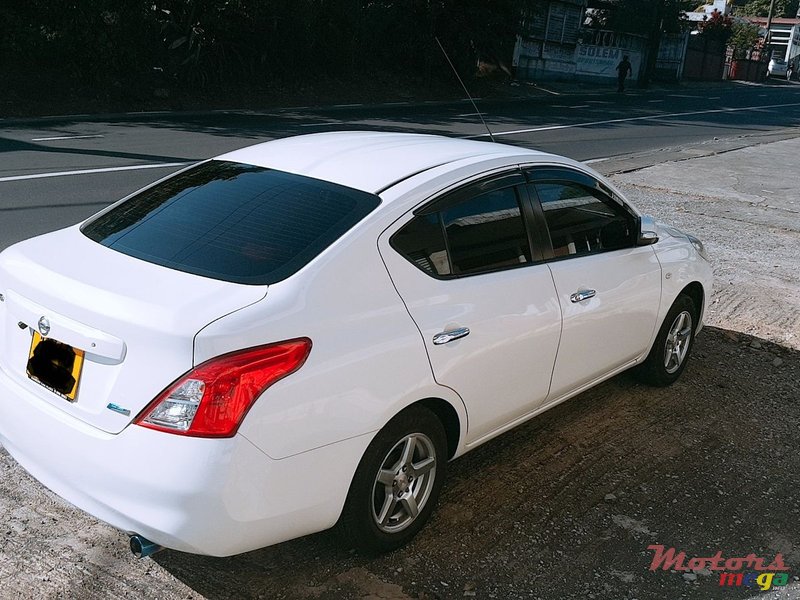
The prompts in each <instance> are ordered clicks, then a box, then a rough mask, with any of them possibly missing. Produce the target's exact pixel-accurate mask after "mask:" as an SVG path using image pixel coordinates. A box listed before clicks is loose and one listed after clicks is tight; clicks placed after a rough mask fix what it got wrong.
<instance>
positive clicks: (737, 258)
mask: <svg viewBox="0 0 800 600" xmlns="http://www.w3.org/2000/svg"><path fill="white" fill-rule="evenodd" d="M746 150H747V152H745V151H736V152H731V153H729V154H727V155H725V156H726V157H727V162H725V163H720V162H718V161H719V160H721V158H722V157H721V156H720V157H708V159H706V158H703V159H694V160H691V161H685V162H682V163H674V164H673V163H667V164H664V165H658V166H655V167H651V168H650V169H644V170H642V171H637V172H635V173H628V174H626V175H620V176H616V177H615V181H616V182H617V183H619V184H620V186H622V187H623V189H624V190H625V191H626V192H628V193H629V194H630V197H631V199H632V200H633V201H634V202H635V203H636V204H637V205H638V206H640V207H641V208H642V209H643V210H645V211H647V212H651V213H654V214H656V215H657V216H659V217H660V218H664V219H665V220H669V221H671V222H672V223H674V224H675V225H677V226H679V227H682V228H685V229H686V230H690V231H692V232H694V233H696V234H698V235H699V236H700V237H701V238H703V239H705V240H706V241H707V242H708V247H709V250H710V251H711V253H712V256H713V258H714V263H715V272H716V276H717V289H716V291H715V296H714V303H713V305H712V310H711V311H710V313H709V315H708V319H707V320H708V322H709V323H710V324H711V325H713V326H712V327H708V328H707V329H706V330H705V331H704V332H703V333H702V334H701V335H700V336H699V337H698V340H697V345H696V347H695V351H694V355H693V358H692V362H691V363H690V365H689V367H688V369H687V371H686V372H685V374H684V376H683V378H682V379H681V380H680V381H679V382H678V383H676V384H675V385H674V386H672V387H670V388H667V389H655V390H654V389H651V388H648V387H645V386H643V385H641V384H639V383H637V382H636V381H635V380H634V379H633V378H632V377H630V376H629V375H626V374H623V375H621V376H619V377H616V378H614V379H613V380H611V381H608V382H606V383H604V384H602V385H600V386H599V387H597V388H595V389H593V390H591V391H589V392H586V393H584V394H582V395H581V396H579V397H577V398H575V399H573V400H571V401H569V402H567V403H565V404H562V405H560V406H558V407H556V408H554V409H552V410H551V411H549V412H547V413H546V414H544V415H542V416H540V417H538V418H536V419H534V420H533V421H531V422H529V423H527V424H525V425H523V426H521V427H518V428H517V429H515V430H514V431H512V432H510V433H508V434H506V435H504V436H501V437H500V438H498V439H495V440H494V441H492V442H490V443H488V444H485V445H484V446H482V447H481V448H479V449H477V450H475V451H473V452H471V453H470V454H468V455H466V456H465V457H463V458H461V459H459V460H457V461H455V462H454V463H452V464H451V469H450V474H449V478H448V481H447V484H446V485H445V488H444V491H443V497H442V499H441V503H440V507H439V510H438V512H437V513H436V514H435V515H434V518H433V520H432V521H431V523H430V524H429V525H428V527H426V528H425V529H424V530H423V531H422V533H421V534H420V535H419V536H418V537H417V538H416V539H415V540H414V542H412V543H411V544H410V545H409V546H407V547H406V548H404V549H401V550H399V551H397V552H394V553H392V554H390V555H386V556H383V557H380V558H365V557H361V556H358V555H356V554H354V553H351V552H348V551H347V550H345V549H343V548H342V547H341V546H340V544H339V542H338V540H337V538H336V537H335V536H334V535H333V534H331V533H322V534H318V535H314V536H309V537H307V538H303V539H300V540H295V541H292V542H288V543H285V544H281V545H278V546H274V547H271V548H266V549H263V550H260V551H257V552H251V553H248V554H245V555H241V556H237V557H232V558H227V559H212V558H207V557H198V556H192V555H188V554H182V553H179V552H173V551H165V552H163V553H161V554H158V555H156V556H155V557H154V558H153V559H145V560H140V561H137V560H135V559H134V558H132V556H131V555H130V554H129V552H128V551H127V549H126V545H127V539H126V538H125V536H124V535H123V534H120V533H118V532H116V531H114V530H113V529H111V528H109V527H107V526H106V525H104V524H102V523H98V522H97V521H95V520H94V519H92V518H90V517H87V516H85V515H83V514H82V513H80V512H79V511H77V510H75V509H73V508H72V507H70V506H69V505H67V504H66V503H64V502H63V501H61V500H60V499H58V498H57V497H55V496H54V495H53V494H51V493H50V492H48V491H47V490H46V489H44V488H42V486H40V485H39V484H38V483H36V482H35V481H33V480H32V479H31V478H30V477H29V476H28V475H27V474H26V473H25V472H24V471H23V470H22V469H20V468H19V467H18V466H16V464H15V463H14V462H13V460H11V459H10V458H9V457H8V456H7V455H6V454H5V452H3V451H2V450H0V598H17V597H20V598H37V599H38V598H82V599H83V598H128V597H137V598H158V599H165V598H167V599H171V598H210V599H223V598H266V599H273V598H276V599H277V598H299V599H312V600H317V599H320V600H324V599H338V598H363V599H367V598H370V599H378V598H383V599H404V598H423V599H431V598H465V597H466V598H472V597H475V598H498V599H506V598H541V599H551V598H552V599H569V598H597V599H628V600H632V599H638V600H645V599H651V598H652V599H678V598H697V599H707V598H726V599H727V598H756V597H758V598H769V599H770V600H773V599H777V598H800V495H799V494H798V492H797V485H796V483H795V481H794V479H795V477H796V474H797V473H798V471H800V457H798V452H797V447H798V445H800V410H798V409H799V408H800V383H798V382H799V381H800V319H798V314H799V313H800V299H798V298H800V280H799V278H800V231H798V230H799V229H800V219H798V218H797V214H796V212H793V211H794V210H795V209H796V208H797V205H793V204H792V202H794V198H793V195H792V192H791V188H787V189H784V190H783V191H775V193H773V194H769V193H768V192H767V191H761V192H758V191H757V189H756V188H758V189H759V190H771V189H772V188H771V187H770V186H772V182H768V181H766V180H765V179H764V177H763V175H762V174H760V173H757V172H753V173H748V174H746V175H745V177H744V178H743V179H742V180H741V181H740V182H738V183H737V182H731V181H727V180H725V181H722V182H721V183H720V184H719V186H716V183H715V182H714V179H713V177H712V174H713V173H715V172H717V171H718V172H719V174H720V175H719V176H720V178H721V179H724V178H725V177H726V176H727V175H726V174H727V173H728V171H732V170H734V169H736V168H737V167H735V165H736V164H737V163H736V162H731V161H737V160H741V161H742V163H741V164H742V165H744V166H743V167H742V168H750V167H748V166H747V165H751V164H753V163H754V162H758V161H764V160H767V159H770V157H769V156H767V154H769V153H772V154H775V155H776V156H784V155H785V156H786V160H787V161H791V160H794V157H796V156H798V151H800V146H798V145H796V144H795V145H791V144H789V145H786V146H779V145H778V144H769V145H763V146H757V147H754V148H753V149H746ZM739 152H745V153H744V154H737V153H739ZM770 160H771V159H770ZM715 161H716V162H715ZM756 177H761V180H760V182H758V181H755V180H754V178H756ZM795 180H797V178H795ZM693 181H694V183H692V182H693ZM698 182H704V186H702V187H701V186H700V184H699V183H698ZM796 183H798V182H797V181H796ZM715 186H716V187H715ZM737 186H738V188H737ZM773 187H775V186H773ZM794 189H797V186H795V188H794ZM700 190H703V191H702V192H701V191H700ZM737 190H738V192H737ZM734 192H737V193H740V194H741V197H736V196H735V193H734ZM759 194H760V195H759ZM759 198H760V199H761V200H759ZM54 451H57V447H56V446H55V445H54ZM651 544H662V545H664V546H666V547H675V548H676V549H678V550H682V551H685V552H686V553H687V554H688V555H689V556H713V555H714V554H715V553H716V552H717V551H721V552H722V553H723V554H724V555H725V556H726V557H743V556H747V555H748V554H751V553H754V554H756V555H757V556H763V557H765V558H767V559H768V560H771V558H772V557H774V555H775V554H776V553H778V552H780V553H782V554H783V557H784V560H785V562H786V563H787V565H788V566H789V574H790V584H789V586H788V587H786V588H780V589H777V588H776V589H775V590H772V591H768V592H761V591H760V590H759V589H757V588H752V589H748V588H721V587H720V586H719V585H718V577H716V576H715V575H714V574H712V573H711V572H709V571H702V570H701V571H698V572H688V573H680V572H669V571H658V572H652V571H650V570H649V566H650V561H651V559H652V557H653V554H652V552H651V551H650V550H648V549H647V547H648V546H649V545H651Z"/></svg>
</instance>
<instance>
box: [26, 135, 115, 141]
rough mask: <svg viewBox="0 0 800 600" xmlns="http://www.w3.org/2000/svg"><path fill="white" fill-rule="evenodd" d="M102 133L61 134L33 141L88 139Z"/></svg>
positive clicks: (33, 139) (97, 136) (99, 136)
mask: <svg viewBox="0 0 800 600" xmlns="http://www.w3.org/2000/svg"><path fill="white" fill-rule="evenodd" d="M101 137H104V136H102V135H60V136H57V137H43V138H32V139H31V141H32V142H52V141H55V140H88V139H89V138H101Z"/></svg>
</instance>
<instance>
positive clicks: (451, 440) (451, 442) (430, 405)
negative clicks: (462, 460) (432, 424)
mask: <svg viewBox="0 0 800 600" xmlns="http://www.w3.org/2000/svg"><path fill="white" fill-rule="evenodd" d="M420 405H421V406H424V407H425V408H427V409H428V410H430V411H431V412H432V413H433V414H434V415H436V418H437V419H439V421H440V422H441V423H442V427H444V432H445V435H446V436H447V458H448V459H450V458H453V457H454V456H455V455H456V452H458V449H459V446H460V444H461V419H460V418H459V416H458V412H457V411H456V409H455V408H454V407H453V405H452V404H450V403H449V402H447V401H446V400H442V399H441V398H425V399H424V400H419V401H417V402H415V403H413V404H411V405H410V406H420ZM410 406H409V407H410Z"/></svg>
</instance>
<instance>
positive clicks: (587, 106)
mask: <svg viewBox="0 0 800 600" xmlns="http://www.w3.org/2000/svg"><path fill="white" fill-rule="evenodd" d="M567 108H589V105H588V104H578V105H576V106H568V107H567Z"/></svg>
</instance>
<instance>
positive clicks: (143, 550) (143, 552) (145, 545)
mask: <svg viewBox="0 0 800 600" xmlns="http://www.w3.org/2000/svg"><path fill="white" fill-rule="evenodd" d="M163 549H164V546H159V545H158V544H156V543H155V542H151V541H150V540H148V539H147V538H146V537H142V536H141V535H139V534H135V535H132V536H131V552H133V555H134V556H135V557H136V558H145V557H147V556H151V555H153V554H155V553H156V552H161V551H162V550H163Z"/></svg>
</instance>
